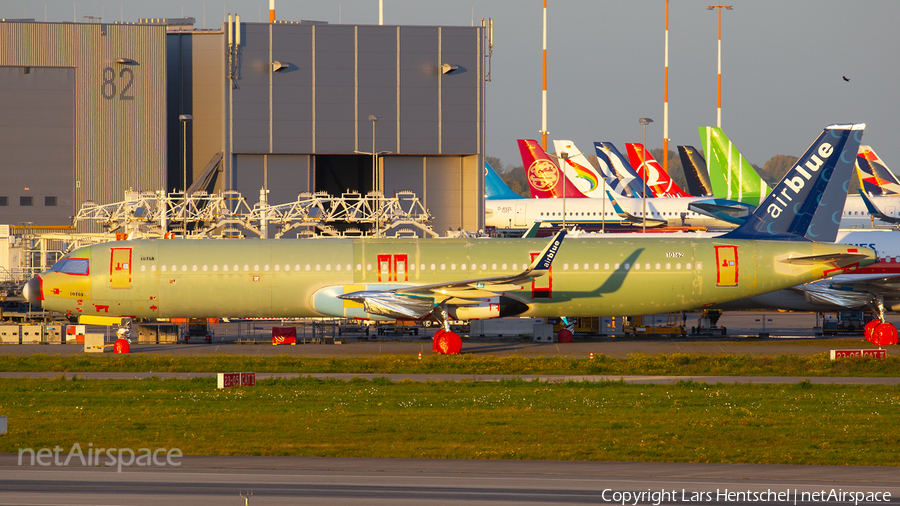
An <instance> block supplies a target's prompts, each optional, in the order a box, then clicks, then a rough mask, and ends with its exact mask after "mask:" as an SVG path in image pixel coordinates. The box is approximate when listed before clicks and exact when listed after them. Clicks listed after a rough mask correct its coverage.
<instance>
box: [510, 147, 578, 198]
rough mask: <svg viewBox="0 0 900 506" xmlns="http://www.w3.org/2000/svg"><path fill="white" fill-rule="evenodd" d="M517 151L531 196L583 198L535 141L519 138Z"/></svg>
mask: <svg viewBox="0 0 900 506" xmlns="http://www.w3.org/2000/svg"><path fill="white" fill-rule="evenodd" d="M518 142H519V153H521V155H522V163H523V164H524V166H525V178H526V179H527V180H528V188H530V189H531V196H532V197H534V198H536V199H552V198H559V197H562V196H563V195H564V194H565V197H566V198H585V197H586V195H584V194H583V193H581V192H580V191H579V190H578V188H577V187H576V186H575V184H574V183H573V182H571V181H567V180H566V179H565V176H564V175H563V173H562V171H560V170H559V167H558V166H557V165H556V163H555V162H554V161H553V159H551V158H550V156H549V155H547V153H546V152H545V151H544V148H542V147H541V145H540V144H538V142H537V141H535V140H531V139H527V140H526V139H519V140H518Z"/></svg>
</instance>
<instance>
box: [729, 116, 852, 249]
mask: <svg viewBox="0 0 900 506" xmlns="http://www.w3.org/2000/svg"><path fill="white" fill-rule="evenodd" d="M865 128H866V125H865V124H864V123H857V124H842V125H829V126H827V127H825V129H824V130H823V131H822V133H821V134H820V135H819V136H818V137H817V138H816V140H815V141H814V142H813V143H812V145H810V147H809V149H807V150H806V153H804V154H803V156H801V157H800V159H799V160H797V163H796V164H795V165H794V167H793V168H792V169H791V170H789V171H788V172H787V174H785V176H784V178H783V179H782V180H781V181H780V182H779V183H778V184H777V185H775V189H774V190H772V192H771V193H769V195H768V196H767V197H766V199H765V200H764V201H763V202H762V204H760V205H759V207H757V208H756V211H754V212H753V214H751V215H750V217H749V218H747V221H745V222H744V224H743V225H741V226H739V227H738V228H736V229H734V230H732V231H731V232H729V233H727V234H725V235H723V236H722V237H725V238H731V239H767V240H801V241H802V240H811V241H821V242H834V240H835V238H837V231H838V226H839V224H840V221H841V215H842V213H843V210H844V202H845V201H846V199H847V191H848V189H849V188H850V178H851V177H852V176H853V167H854V162H853V161H854V159H855V158H856V156H855V154H856V152H857V150H858V149H859V141H860V139H862V135H863V131H864V130H865Z"/></svg>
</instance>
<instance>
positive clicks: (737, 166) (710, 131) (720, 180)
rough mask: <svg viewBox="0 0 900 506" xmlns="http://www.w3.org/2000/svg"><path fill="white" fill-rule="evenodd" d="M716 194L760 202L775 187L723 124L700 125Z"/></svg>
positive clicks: (728, 197) (730, 198)
mask: <svg viewBox="0 0 900 506" xmlns="http://www.w3.org/2000/svg"><path fill="white" fill-rule="evenodd" d="M697 129H698V131H699V132H700V142H701V143H702V144H703V152H704V153H705V154H706V165H707V170H708V171H709V179H710V182H711V183H712V188H713V195H715V196H716V198H721V199H728V200H737V201H738V202H743V203H745V204H750V205H754V206H758V205H759V203H760V202H762V201H763V199H765V198H766V195H768V194H769V191H770V190H771V189H770V188H769V185H768V184H767V183H766V182H765V181H764V180H763V178H762V177H761V176H760V175H759V173H758V172H756V169H754V168H753V166H752V165H751V164H750V162H749V161H747V159H746V158H744V156H743V155H741V152H740V151H739V150H738V148H737V146H735V145H734V144H733V143H732V142H731V139H729V138H728V136H727V135H725V132H723V131H722V129H721V128H719V127H697Z"/></svg>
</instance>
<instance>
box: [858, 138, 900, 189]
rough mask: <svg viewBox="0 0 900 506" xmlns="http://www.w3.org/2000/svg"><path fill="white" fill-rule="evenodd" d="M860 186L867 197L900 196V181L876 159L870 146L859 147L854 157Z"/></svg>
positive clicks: (876, 156)
mask: <svg viewBox="0 0 900 506" xmlns="http://www.w3.org/2000/svg"><path fill="white" fill-rule="evenodd" d="M856 168H857V169H858V172H859V181H860V186H861V187H862V188H863V189H864V190H865V192H866V193H868V194H869V195H872V196H875V197H878V196H882V195H885V196H886V195H900V181H898V180H897V176H895V175H894V173H893V172H891V169H889V168H888V167H887V165H885V163H884V162H882V161H881V159H880V158H878V155H877V154H875V151H874V150H873V149H872V148H871V147H870V146H860V147H859V154H857V155H856Z"/></svg>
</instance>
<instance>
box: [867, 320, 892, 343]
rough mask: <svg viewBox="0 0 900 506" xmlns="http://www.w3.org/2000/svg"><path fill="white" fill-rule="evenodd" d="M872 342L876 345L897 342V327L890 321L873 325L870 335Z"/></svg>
mask: <svg viewBox="0 0 900 506" xmlns="http://www.w3.org/2000/svg"><path fill="white" fill-rule="evenodd" d="M872 344H874V345H876V346H882V345H886V344H897V328H896V327H894V326H893V325H892V324H890V323H882V324H880V325H878V326H877V327H875V333H874V335H873V336H872Z"/></svg>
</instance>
